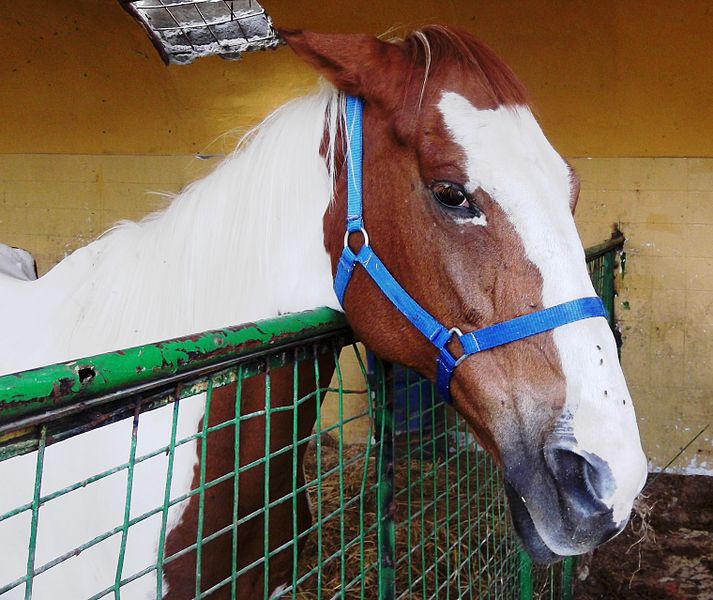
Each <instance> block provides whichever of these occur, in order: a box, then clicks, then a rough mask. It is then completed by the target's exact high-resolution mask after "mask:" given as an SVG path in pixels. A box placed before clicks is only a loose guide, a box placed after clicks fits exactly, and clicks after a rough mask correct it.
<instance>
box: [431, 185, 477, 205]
mask: <svg viewBox="0 0 713 600" xmlns="http://www.w3.org/2000/svg"><path fill="white" fill-rule="evenodd" d="M431 193H432V194H433V197H434V198H435V199H436V200H438V202H440V203H441V204H443V206H445V207H447V208H468V207H469V206H470V201H469V199H468V194H467V193H466V191H465V189H463V186H461V185H458V184H457V183H451V182H450V181H437V182H435V183H434V184H432V185H431Z"/></svg>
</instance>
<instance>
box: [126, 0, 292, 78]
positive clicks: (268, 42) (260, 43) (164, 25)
mask: <svg viewBox="0 0 713 600" xmlns="http://www.w3.org/2000/svg"><path fill="white" fill-rule="evenodd" d="M119 3H120V4H121V5H122V6H123V7H124V9H126V10H127V11H128V12H129V14H131V16H133V17H134V18H135V19H136V20H137V21H138V22H139V23H141V25H142V26H143V27H144V29H145V30H146V32H147V33H148V34H149V37H150V38H151V41H152V42H153V45H154V46H155V47H156V50H158V52H159V54H160V55H161V58H162V59H163V61H164V62H165V63H166V64H181V65H184V64H188V63H191V62H193V61H194V60H195V59H196V58H200V57H202V56H210V55H213V54H217V55H218V56H220V57H221V58H225V59H228V60H235V59H237V58H240V55H241V54H242V53H243V52H248V51H250V50H265V49H267V48H275V47H276V46H278V45H280V43H281V40H280V37H279V36H278V34H277V31H276V30H275V28H274V27H273V26H272V20H271V19H270V17H269V15H268V14H267V13H266V12H265V9H264V8H263V7H262V6H260V4H258V2H257V1H256V0H119Z"/></svg>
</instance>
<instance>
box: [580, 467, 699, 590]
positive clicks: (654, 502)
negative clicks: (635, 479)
mask: <svg viewBox="0 0 713 600" xmlns="http://www.w3.org/2000/svg"><path fill="white" fill-rule="evenodd" d="M654 477H655V475H651V476H649V482H650V483H651V484H650V486H649V487H647V488H645V490H644V498H643V504H642V507H641V509H640V510H641V514H642V515H643V517H644V520H646V521H648V527H647V526H644V527H642V518H641V517H636V518H634V519H633V520H632V522H631V523H630V525H629V526H628V527H627V528H626V530H625V531H624V532H623V533H622V534H621V535H619V536H618V537H617V538H615V539H614V540H612V541H611V542H610V543H608V544H606V545H604V546H602V547H601V548H599V549H597V550H595V551H594V553H593V555H590V556H587V557H585V558H584V559H581V560H580V561H579V564H578V573H577V575H578V579H577V582H576V587H575V593H574V598H575V600H594V599H595V598H596V599H600V598H602V599H603V598H606V599H607V600H613V599H617V598H627V599H629V598H631V599H638V598H642V599H643V598H646V599H647V600H648V599H651V600H658V599H661V600H663V599H675V600H679V599H684V598H696V599H697V600H713V477H704V476H683V475H661V476H660V477H658V478H657V479H656V480H655V481H653V478H654Z"/></svg>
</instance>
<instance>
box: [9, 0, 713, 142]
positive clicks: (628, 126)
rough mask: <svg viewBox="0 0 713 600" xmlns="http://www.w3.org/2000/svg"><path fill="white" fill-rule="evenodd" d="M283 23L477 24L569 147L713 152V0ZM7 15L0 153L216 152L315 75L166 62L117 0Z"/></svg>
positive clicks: (433, 9) (332, 14) (313, 6)
mask: <svg viewBox="0 0 713 600" xmlns="http://www.w3.org/2000/svg"><path fill="white" fill-rule="evenodd" d="M263 4H264V5H265V6H266V7H267V9H268V10H269V11H270V12H271V14H272V15H273V17H274V19H275V22H276V24H277V25H278V26H288V27H305V28H312V29H315V30H318V31H319V30H322V31H364V32H370V33H383V32H385V31H387V30H388V29H390V28H392V27H393V26H395V25H396V26H398V25H411V24H419V23H425V22H432V21H440V22H450V23H454V24H457V25H459V26H461V27H464V28H467V29H470V30H471V31H473V32H474V33H476V34H477V35H479V36H480V37H481V38H482V39H483V40H485V41H486V42H488V43H489V44H490V45H492V46H493V47H494V48H496V49H497V51H498V52H499V53H500V54H501V55H502V56H503V58H505V59H506V61H507V62H508V64H510V65H511V66H512V67H513V68H514V69H515V71H516V72H517V73H519V74H520V76H521V77H522V79H523V80H524V82H525V83H526V84H527V86H528V88H529V89H530V91H531V92H532V96H533V97H534V99H535V102H536V105H537V106H538V107H539V112H540V115H541V118H542V122H543V124H544V126H545V129H546V130H547V131H548V133H549V135H550V137H551V139H552V140H553V142H554V143H555V145H556V146H557V147H558V148H559V149H560V151H561V152H563V153H564V154H566V155H568V156H590V155H592V156H710V155H711V154H712V153H713V103H712V102H711V101H710V99H711V98H713V78H712V77H711V76H710V74H711V72H713V52H711V43H712V42H711V39H712V38H713V36H712V35H711V31H713V2H711V1H710V0H706V1H688V2H676V1H673V0H666V1H664V0H627V1H626V2H622V1H621V0H600V1H598V2H585V1H583V0H569V1H565V0H559V1H556V0H547V1H533V2H522V1H521V0H488V1H479V2H474V1H473V0H450V1H448V2H446V1H444V0H409V2H403V1H399V0H384V1H382V2H372V3H364V2H359V1H357V0H331V1H330V2H322V1H319V2H317V1H299V0H265V2H264V3H263ZM11 12H12V18H9V17H8V18H3V19H2V20H0V36H1V37H0V39H2V40H3V59H2V60H0V82H2V84H1V85H0V114H2V116H3V118H2V119H1V120H0V153H12V154H14V153H37V152H41V153H47V152H55V153H57V152H58V153H72V154H187V153H192V152H196V151H204V150H206V149H208V148H215V147H218V148H219V147H221V145H220V144H218V145H217V146H216V145H212V144H211V142H212V141H213V140H214V139H215V138H217V137H219V136H221V135H222V134H223V133H224V132H225V131H227V130H229V129H232V128H235V127H239V128H242V127H245V126H249V125H252V124H254V123H256V122H257V121H258V120H259V119H260V118H261V117H262V116H263V115H264V114H265V113H266V112H267V111H268V110H269V109H271V108H273V107H275V106H277V105H278V104H280V103H282V102H283V101H284V100H286V99H287V98H290V97H292V96H294V95H296V94H298V93H300V92H302V91H304V90H305V89H308V88H309V86H310V85H311V84H312V82H313V81H314V74H313V73H312V72H311V71H310V70H309V69H308V68H307V67H305V66H303V65H302V64H301V63H300V62H299V61H298V60H297V59H296V58H294V57H293V56H292V54H291V53H290V51H289V50H288V49H286V48H281V49H279V50H277V51H275V52H266V53H260V52H258V53H252V54H248V55H245V56H244V58H243V59H242V60H241V61H240V62H238V63H229V62H224V61H222V60H220V59H219V58H209V59H205V60H201V61H198V62H197V63H195V64H193V65H191V66H188V67H180V66H171V67H165V66H164V65H163V64H162V63H161V61H160V60H159V58H158V56H157V54H156V52H155V50H154V49H153V47H152V46H151V44H150V42H149V41H148V39H147V38H146V36H145V35H144V32H143V30H142V29H141V28H140V27H138V26H137V25H135V24H134V23H133V21H132V20H131V18H130V17H129V16H128V15H127V14H126V13H124V11H123V10H122V9H121V8H120V7H119V5H118V2H117V1H116V0H73V1H71V2H58V1H57V0H32V2H14V3H13V6H12V11H11Z"/></svg>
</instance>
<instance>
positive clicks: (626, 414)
mask: <svg viewBox="0 0 713 600" xmlns="http://www.w3.org/2000/svg"><path fill="white" fill-rule="evenodd" d="M438 107H439V109H440V110H441V113H442V115H443V119H444V122H445V124H446V127H447V129H448V131H449V132H450V134H451V135H452V137H453V139H454V141H455V142H456V143H457V144H458V145H460V146H461V147H462V148H463V151H464V153H465V156H466V157H467V164H466V165H465V166H466V173H467V176H468V183H467V187H468V191H470V192H473V191H474V190H476V189H477V188H478V187H480V188H482V189H483V190H484V191H485V192H487V193H488V194H489V195H490V196H491V197H492V199H493V201H494V202H497V203H498V205H499V206H500V208H501V209H502V210H503V211H504V212H505V214H506V215H507V217H508V219H509V220H510V222H511V223H512V225H513V227H514V228H515V231H516V232H517V233H518V235H519V236H520V238H521V239H522V243H523V246H524V248H525V252H526V254H527V258H528V259H529V260H530V261H531V262H532V263H533V264H534V265H535V266H536V267H537V268H538V269H539V271H540V274H541V276H542V282H543V283H542V301H543V304H544V306H545V308H547V307H550V306H554V305H556V304H560V303H562V302H566V301H568V300H574V299H577V298H581V297H585V296H593V295H594V289H593V286H592V283H591V281H590V279H589V276H588V274H587V270H586V267H585V258H584V250H583V248H582V243H581V241H580V239H579V235H578V234H577V229H576V227H575V224H574V219H573V217H572V214H571V211H570V205H569V199H570V176H569V170H568V168H567V165H566V163H565V162H564V160H562V158H561V157H560V156H559V155H558V154H557V152H556V151H555V150H554V149H553V148H552V146H551V145H550V143H549V142H548V141H547V138H545V136H544V134H543V133H542V130H541V129H540V126H539V125H538V123H537V121H536V120H535V118H534V116H533V115H532V112H531V111H530V110H529V109H528V108H527V107H521V106H516V107H503V106H501V107H499V108H497V109H494V110H479V109H477V108H476V107H475V106H473V105H472V104H471V103H470V102H469V101H468V100H467V99H466V98H464V97H462V96H461V95H459V94H456V93H453V92H445V93H444V94H443V96H442V97H441V100H440V102H439V104H438ZM553 336H554V342H555V344H556V346H557V349H558V351H559V355H560V360H561V363H562V371H563V373H564V375H565V377H566V381H567V383H566V386H567V398H566V405H565V410H564V413H565V414H567V415H571V418H572V421H571V425H570V426H571V428H572V434H573V435H574V437H575V439H576V441H577V446H576V449H577V450H581V451H584V452H588V453H591V454H595V455H597V456H598V457H600V458H601V459H603V460H604V461H606V462H607V463H608V465H609V467H610V468H611V471H612V474H613V476H614V480H615V487H614V490H613V492H612V494H611V496H610V497H608V498H604V499H603V500H604V501H605V503H606V504H607V505H608V506H609V507H611V508H612V509H613V518H614V521H615V522H617V523H619V522H621V521H623V520H624V519H626V518H627V517H628V515H629V512H630V510H631V506H632V503H633V500H634V498H635V496H636V495H637V494H638V492H639V491H640V490H641V487H642V485H643V482H644V480H645V478H646V472H647V471H646V460H645V457H644V454H643V452H642V450H641V443H640V441H639V432H638V428H637V424H636V418H635V415H634V409H633V406H632V402H631V397H630V395H629V392H628V390H627V387H626V382H625V381H624V376H623V374H622V371H621V368H620V366H619V361H618V358H617V350H616V345H615V342H614V337H613V336H612V334H611V331H610V330H609V327H608V325H607V323H606V321H605V320H604V319H587V320H584V321H578V322H575V323H571V324H569V325H565V326H563V327H559V328H557V329H555V330H553ZM543 533H545V532H540V534H541V535H542V534H543ZM543 537H545V538H546V536H543Z"/></svg>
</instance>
